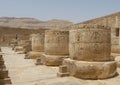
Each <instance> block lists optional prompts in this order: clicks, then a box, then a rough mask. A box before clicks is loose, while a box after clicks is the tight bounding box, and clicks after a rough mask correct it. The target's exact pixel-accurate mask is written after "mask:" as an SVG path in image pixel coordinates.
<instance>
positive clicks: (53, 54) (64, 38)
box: [41, 30, 69, 66]
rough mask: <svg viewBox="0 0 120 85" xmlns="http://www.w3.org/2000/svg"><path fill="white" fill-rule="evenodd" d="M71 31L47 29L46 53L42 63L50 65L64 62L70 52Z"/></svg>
mask: <svg viewBox="0 0 120 85" xmlns="http://www.w3.org/2000/svg"><path fill="white" fill-rule="evenodd" d="M68 43H69V32H68V31H62V30H46V31H45V53H44V54H43V55H42V58H41V63H43V64H45V65H48V66H58V65H61V64H62V61H63V59H64V58H67V57H68V54H69V46H68Z"/></svg>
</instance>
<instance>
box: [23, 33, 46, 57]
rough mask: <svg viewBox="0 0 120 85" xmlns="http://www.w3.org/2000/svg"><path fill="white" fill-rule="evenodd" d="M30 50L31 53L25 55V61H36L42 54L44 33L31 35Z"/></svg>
mask: <svg viewBox="0 0 120 85" xmlns="http://www.w3.org/2000/svg"><path fill="white" fill-rule="evenodd" d="M31 48H32V51H30V52H28V53H27V54H26V57H25V58H27V59H38V58H40V57H41V54H42V53H43V52H44V33H39V34H32V35H31Z"/></svg>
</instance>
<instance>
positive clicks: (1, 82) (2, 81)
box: [0, 55, 11, 85]
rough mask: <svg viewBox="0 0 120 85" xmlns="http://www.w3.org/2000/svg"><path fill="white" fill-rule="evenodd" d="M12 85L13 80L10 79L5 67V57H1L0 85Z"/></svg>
mask: <svg viewBox="0 0 120 85" xmlns="http://www.w3.org/2000/svg"><path fill="white" fill-rule="evenodd" d="M6 84H11V80H10V78H9V77H8V71H7V70H6V67H5V65H4V60H3V56H2V55H0V85H6Z"/></svg>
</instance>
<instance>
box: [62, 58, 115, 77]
mask: <svg viewBox="0 0 120 85" xmlns="http://www.w3.org/2000/svg"><path fill="white" fill-rule="evenodd" d="M64 64H65V65H67V66H68V70H69V71H70V75H71V76H75V77H78V78H83V79H103V78H109V77H112V76H114V75H115V74H116V62H115V61H107V62H87V61H76V60H71V59H65V60H64Z"/></svg>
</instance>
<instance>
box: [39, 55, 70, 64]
mask: <svg viewBox="0 0 120 85" xmlns="http://www.w3.org/2000/svg"><path fill="white" fill-rule="evenodd" d="M65 58H68V56H67V55H47V54H42V57H41V63H42V64H44V65H47V66H59V65H62V61H63V59H65Z"/></svg>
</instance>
